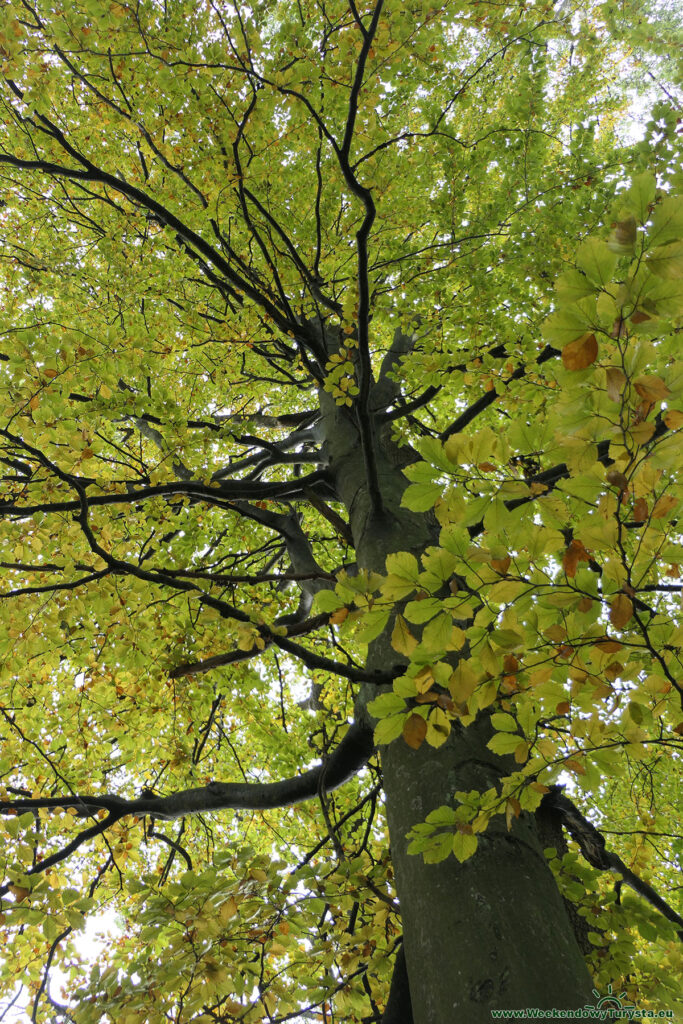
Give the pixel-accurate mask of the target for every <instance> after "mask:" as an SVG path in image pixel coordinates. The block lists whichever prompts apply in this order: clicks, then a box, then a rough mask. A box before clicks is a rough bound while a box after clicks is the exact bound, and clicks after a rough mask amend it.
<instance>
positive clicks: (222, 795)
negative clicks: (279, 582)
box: [0, 722, 375, 873]
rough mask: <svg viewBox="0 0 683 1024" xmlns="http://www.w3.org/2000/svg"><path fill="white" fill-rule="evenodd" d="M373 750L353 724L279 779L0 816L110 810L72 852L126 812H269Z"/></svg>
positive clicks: (11, 803)
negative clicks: (320, 758)
mask: <svg viewBox="0 0 683 1024" xmlns="http://www.w3.org/2000/svg"><path fill="white" fill-rule="evenodd" d="M374 749H375V748H374V743H373V736H372V729H371V728H369V727H368V726H364V725H359V724H358V723H355V722H354V724H353V725H351V726H350V727H349V730H348V732H347V733H346V735H345V736H344V738H343V739H342V741H341V742H340V743H339V746H337V747H336V748H335V749H334V750H333V751H332V753H331V754H330V756H329V757H328V758H327V760H326V761H325V764H324V765H322V764H321V765H318V766H317V767H316V768H311V769H310V770H309V771H307V772H304V773H303V774H302V775H295V776H292V777H291V778H288V779H281V780H279V781H278V782H210V783H209V784H208V786H198V787H196V788H193V789H185V790H181V791H180V792H178V793H172V794H171V795H170V796H156V795H145V796H141V797H136V798H133V799H131V800H126V799H125V798H124V797H119V796H113V795H111V794H104V795H102V796H96V795H88V794H84V795H76V796H73V795H68V796H64V797H33V798H30V799H26V800H2V801H0V814H22V813H24V812H26V811H35V810H39V809H40V808H45V809H47V810H54V809H55V808H58V807H59V808H69V807H73V808H74V809H75V810H76V812H77V813H78V814H79V815H83V816H85V815H93V814H97V813H98V811H101V810H106V811H108V817H107V818H106V820H104V821H102V822H98V824H97V825H95V826H93V827H92V828H90V829H86V830H84V831H83V832H81V833H80V834H79V835H78V836H76V838H75V839H74V840H73V841H72V842H71V843H70V844H69V846H68V847H67V848H66V849H67V850H68V851H69V852H72V851H73V850H74V849H76V847H77V846H79V845H80V844H81V843H82V842H84V841H85V839H86V838H89V837H91V836H92V835H97V834H99V833H100V832H103V831H104V830H105V829H106V828H108V826H109V825H110V824H112V823H113V822H114V821H117V820H118V819H119V818H121V817H123V816H124V815H126V814H134V815H136V816H137V817H143V816H144V815H147V814H149V815H151V816H152V817H153V818H155V819H157V818H159V819H162V820H165V821H167V820H171V819H174V818H182V817H185V816H186V815H192V814H204V813H207V812H212V811H224V810H252V811H265V810H270V809H272V808H274V807H289V806H291V805H292V804H296V803H301V802H302V801H304V800H312V799H315V798H317V797H318V794H319V792H320V791H321V785H322V791H323V792H325V793H331V792H332V791H333V790H335V789H338V788H339V787H340V786H342V785H343V784H344V783H345V782H347V781H348V780H349V779H351V778H353V776H354V775H356V774H357V773H358V772H359V771H360V770H361V768H363V767H364V765H365V764H367V762H368V761H369V760H370V758H371V756H372V754H373V752H374ZM56 859H57V860H62V859H64V851H62V852H61V853H60V854H55V855H54V856H53V857H50V858H46V860H44V861H41V862H40V863H39V864H38V865H36V867H35V869H33V871H44V870H46V868H47V867H50V866H52V864H53V863H55V862H56ZM28 873H31V872H28Z"/></svg>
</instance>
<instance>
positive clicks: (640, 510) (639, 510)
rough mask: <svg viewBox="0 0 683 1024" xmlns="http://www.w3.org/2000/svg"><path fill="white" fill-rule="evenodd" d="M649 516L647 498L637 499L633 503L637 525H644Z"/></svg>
mask: <svg viewBox="0 0 683 1024" xmlns="http://www.w3.org/2000/svg"><path fill="white" fill-rule="evenodd" d="M647 516H648V507H647V501H646V500H645V498H636V500H635V501H634V502H633V518H634V520H635V521H636V522H637V523H644V522H645V520H646V519H647Z"/></svg>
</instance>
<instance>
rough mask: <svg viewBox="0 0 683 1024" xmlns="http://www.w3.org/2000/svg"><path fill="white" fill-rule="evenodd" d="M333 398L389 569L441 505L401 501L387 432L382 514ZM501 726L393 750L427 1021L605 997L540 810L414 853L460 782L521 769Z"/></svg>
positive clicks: (328, 413) (352, 498) (413, 996)
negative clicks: (410, 836)
mask: <svg viewBox="0 0 683 1024" xmlns="http://www.w3.org/2000/svg"><path fill="white" fill-rule="evenodd" d="M321 409H322V412H323V424H324V428H325V437H326V450H327V453H328V457H329V466H330V470H331V473H332V475H333V477H334V481H335V486H336V490H337V494H338V496H339V500H340V501H342V502H343V503H344V505H345V507H346V510H347V513H348V517H349V522H350V525H351V530H352V532H353V537H354V543H355V548H356V552H357V559H358V565H359V567H360V568H368V569H372V570H374V571H378V572H383V571H384V569H385V561H386V556H387V555H388V554H389V553H391V552H394V551H412V552H413V553H415V554H416V556H417V557H419V555H420V554H421V553H422V552H423V551H424V549H425V547H427V546H428V545H429V544H437V543H438V526H437V524H436V522H435V520H434V518H433V516H431V515H430V514H429V513H427V514H426V515H418V514H416V513H414V512H410V511H409V510H407V509H404V508H401V504H400V502H401V495H402V493H403V491H404V489H405V487H406V486H407V481H406V478H405V477H404V476H403V474H402V473H401V469H400V464H401V461H402V459H401V453H400V451H399V450H398V449H397V448H396V446H395V445H393V444H392V443H391V442H390V441H389V440H388V437H387V436H386V434H385V436H383V437H382V436H381V435H380V433H379V432H378V436H377V438H376V442H377V450H376V452H375V463H376V466H377V475H378V483H379V490H380V493H381V495H382V502H383V509H382V511H381V512H380V513H377V511H373V508H372V504H371V501H370V496H369V492H368V488H367V485H366V479H365V468H364V462H363V457H362V452H361V451H360V444H359V435H358V431H357V430H356V428H355V424H354V423H353V421H352V419H351V417H350V416H348V415H347V414H346V412H345V410H342V409H338V408H337V407H335V406H334V405H333V403H332V402H331V400H330V399H329V398H328V396H326V395H322V396H321ZM385 429H386V428H385ZM390 635H391V622H390V623H389V626H388V627H387V629H386V630H385V632H384V634H383V635H382V636H380V637H379V638H378V639H377V640H376V641H374V643H373V645H372V646H371V650H370V657H369V664H368V667H369V668H370V667H377V666H378V665H381V666H382V668H383V669H387V668H388V667H389V666H391V665H392V664H393V663H394V662H396V661H401V658H400V657H399V656H397V655H396V652H394V651H393V649H392V647H391V643H390ZM377 693H378V688H377V687H373V686H370V685H368V684H364V685H363V686H361V691H360V697H359V707H358V714H359V715H360V716H362V715H363V714H364V711H363V707H364V704H366V703H367V700H369V699H371V698H372V697H374V696H376V695H377ZM365 714H367V713H365ZM490 734H491V733H490V724H489V718H488V715H480V716H479V718H478V719H477V721H476V722H475V723H474V724H473V725H471V726H469V727H468V728H467V729H462V728H458V727H457V726H455V727H454V729H453V731H452V733H451V736H450V738H449V740H448V741H447V742H446V743H445V744H444V745H443V746H442V747H441V748H439V749H434V748H433V747H430V746H428V745H427V744H423V746H422V747H420V749H419V750H417V751H415V750H412V749H411V748H410V747H408V746H407V745H406V744H405V743H404V742H402V740H400V739H398V740H396V741H395V742H394V743H391V744H389V745H388V746H387V747H385V748H383V750H382V768H383V772H384V783H385V793H386V811H387V817H388V823H389V836H390V844H391V855H392V862H393V865H394V869H395V875H396V884H397V889H398V896H399V900H400V904H401V913H402V917H403V927H404V946H405V958H406V964H407V974H408V980H409V988H410V1002H411V1004H412V1019H413V1020H414V1024H452V1022H456V1021H458V1022H459V1021H467V1022H468V1024H490V1021H491V1019H492V1018H491V1010H492V1009H507V1008H514V1009H519V1008H523V1007H539V1008H541V1009H551V1008H553V1007H557V1008H560V1009H569V1008H571V1009H575V1008H578V1007H582V1006H584V1004H586V1003H589V1004H590V1003H591V1002H592V1001H593V997H592V995H591V992H592V983H591V979H590V975H589V973H588V969H587V967H586V964H585V961H584V958H583V956H582V955H581V952H580V950H579V947H578V945H577V942H576V938H575V936H574V933H573V930H572V927H571V924H570V921H569V919H568V916H567V912H566V910H565V908H564V906H563V903H562V899H561V896H560V893H559V890H558V888H557V885H556V883H555V880H554V878H553V876H552V873H551V871H550V869H549V867H548V866H547V863H546V861H545V858H544V856H543V850H542V847H541V844H540V842H539V839H538V836H537V833H536V825H535V821H534V818H533V816H532V815H528V814H523V815H521V816H520V818H519V819H518V820H517V821H515V822H514V824H513V827H512V829H511V831H510V832H508V831H507V828H506V825H505V821H504V819H503V818H502V816H501V817H498V818H496V819H494V820H493V822H492V823H491V825H490V826H489V829H488V831H487V832H486V833H485V835H483V836H481V837H480V841H479V847H478V849H477V852H476V853H475V855H474V856H473V857H472V858H471V859H470V860H468V861H466V862H465V863H464V864H460V863H459V862H458V861H457V860H456V859H455V857H453V856H451V857H449V858H448V859H446V860H444V861H442V862H441V863H439V864H425V863H424V861H423V859H422V856H421V855H409V854H408V853H407V845H408V843H407V839H406V836H407V833H408V832H409V830H410V829H411V828H412V827H413V826H414V825H416V824H418V823H419V822H423V821H424V819H425V817H426V815H427V814H428V813H429V812H430V811H431V810H433V809H435V808H436V807H439V806H441V805H443V804H447V805H452V804H453V796H454V794H455V792H456V791H460V790H464V791H468V790H471V789H479V790H485V789H488V788H490V787H491V786H495V785H496V782H497V780H498V779H499V778H500V777H501V775H504V774H507V770H506V768H505V764H504V762H503V760H502V759H501V758H499V757H497V756H495V755H494V754H493V753H492V752H491V751H490V750H489V749H488V748H487V746H486V743H487V741H488V739H489V737H490Z"/></svg>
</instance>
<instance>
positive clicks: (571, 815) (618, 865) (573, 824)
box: [542, 787, 683, 939]
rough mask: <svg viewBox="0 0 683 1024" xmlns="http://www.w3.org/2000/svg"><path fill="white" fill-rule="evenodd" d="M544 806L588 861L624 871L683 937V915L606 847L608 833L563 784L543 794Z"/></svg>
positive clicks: (627, 879) (635, 888) (600, 867)
mask: <svg viewBox="0 0 683 1024" xmlns="http://www.w3.org/2000/svg"><path fill="white" fill-rule="evenodd" d="M542 807H543V808H544V809H550V810H552V811H554V812H555V813H556V814H557V815H558V817H559V819H560V821H561V822H562V824H563V825H564V827H565V828H566V829H567V831H568V832H569V834H570V835H571V836H572V838H573V839H574V840H575V841H576V842H577V843H578V845H579V849H580V850H581V853H582V854H583V856H584V857H585V858H586V860H587V861H588V863H589V864H590V865H591V866H592V867H594V868H597V869H598V871H611V872H612V873H613V874H615V875H621V877H622V879H623V880H624V882H626V884H627V885H629V886H630V887H631V888H632V889H633V891H634V892H637V893H638V895H639V896H642V897H643V899H646V900H647V901H648V903H650V904H651V906H653V907H654V908H655V909H656V910H658V911H659V913H660V914H662V915H663V916H664V917H666V918H667V920H669V921H673V923H674V924H676V925H678V926H679V927H680V928H681V929H682V930H681V931H680V932H679V933H678V934H679V937H680V938H681V939H683V917H681V916H680V914H677V913H676V911H675V910H674V909H673V908H672V907H670V906H669V904H668V903H667V902H666V901H665V900H663V899H662V897H661V896H660V895H659V894H658V893H657V892H656V891H655V890H654V889H653V888H652V886H651V885H648V884H647V882H643V881H642V879H640V878H638V876H637V875H636V874H634V873H633V871H631V869H630V868H627V867H626V865H625V864H624V862H623V860H621V858H620V857H617V855H616V853H611V852H610V851H609V850H607V849H606V847H605V837H604V836H603V835H602V834H601V833H600V832H599V831H598V830H597V828H596V827H595V825H593V824H591V822H590V821H588V820H587V819H586V818H584V816H583V815H582V814H581V812H580V811H579V809H578V808H577V807H576V806H575V804H573V803H572V801H571V800H570V799H569V798H568V797H566V796H565V795H564V793H562V791H561V789H560V787H555V788H554V789H552V790H551V791H550V793H547V794H546V795H545V796H544V797H543V804H542Z"/></svg>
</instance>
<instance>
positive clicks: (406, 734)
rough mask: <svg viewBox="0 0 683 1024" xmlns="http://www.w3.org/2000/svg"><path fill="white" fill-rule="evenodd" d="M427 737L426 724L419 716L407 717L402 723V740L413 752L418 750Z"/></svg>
mask: <svg viewBox="0 0 683 1024" xmlns="http://www.w3.org/2000/svg"><path fill="white" fill-rule="evenodd" d="M426 735H427V723H426V721H425V720H424V718H422V716H421V715H409V716H408V718H406V720H405V722H404V723H403V739H404V740H405V741H406V743H407V744H408V746H409V747H412V749H413V750H419V748H420V747H421V746H422V743H423V741H424V738H425V736H426Z"/></svg>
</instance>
